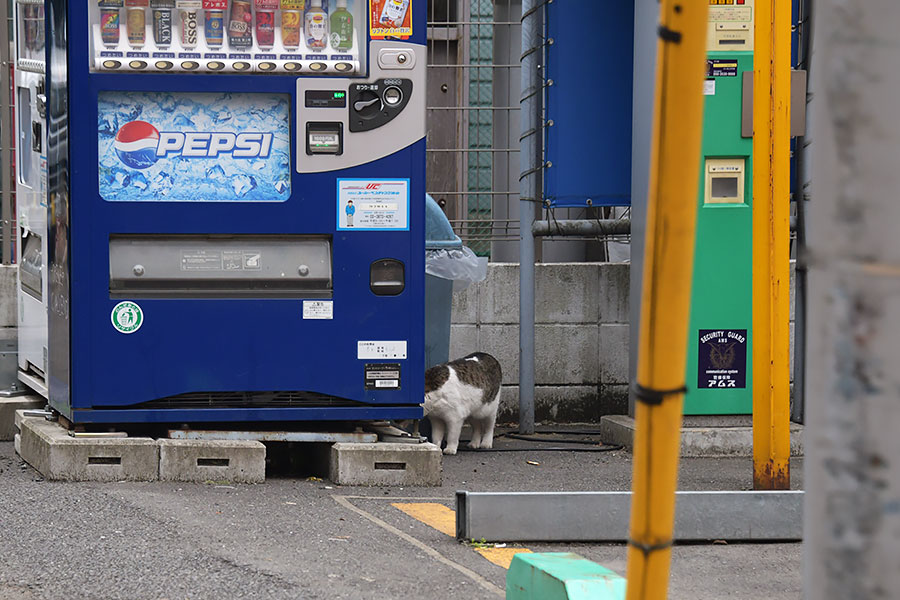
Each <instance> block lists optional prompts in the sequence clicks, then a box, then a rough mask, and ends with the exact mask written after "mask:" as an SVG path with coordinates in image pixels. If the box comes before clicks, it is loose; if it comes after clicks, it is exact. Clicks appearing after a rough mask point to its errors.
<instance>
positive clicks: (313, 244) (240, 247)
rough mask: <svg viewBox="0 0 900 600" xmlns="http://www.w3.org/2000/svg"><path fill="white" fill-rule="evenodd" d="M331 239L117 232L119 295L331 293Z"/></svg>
mask: <svg viewBox="0 0 900 600" xmlns="http://www.w3.org/2000/svg"><path fill="white" fill-rule="evenodd" d="M331 260H332V259H331V238H330V237H327V236H313V235H271V236H262V235H231V236H220V235H113V236H110V240H109V293H110V296H111V297H113V298H118V297H128V298H273V297H275V298H293V297H298V298H299V297H302V298H331V295H332V262H331Z"/></svg>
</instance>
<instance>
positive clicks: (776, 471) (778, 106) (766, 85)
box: [753, 0, 791, 490]
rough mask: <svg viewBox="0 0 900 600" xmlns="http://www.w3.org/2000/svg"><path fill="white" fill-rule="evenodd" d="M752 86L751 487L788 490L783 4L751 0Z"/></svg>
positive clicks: (786, 45)
mask: <svg viewBox="0 0 900 600" xmlns="http://www.w3.org/2000/svg"><path fill="white" fill-rule="evenodd" d="M755 36H756V38H755V44H754V47H755V50H756V55H755V57H754V76H753V78H754V83H753V122H754V131H753V487H754V489H758V490H784V489H789V488H790V482H791V478H790V381H789V379H790V375H789V373H788V369H789V362H788V361H789V358H788V356H789V352H790V349H789V345H790V340H789V331H788V324H789V320H790V314H789V311H790V304H789V297H790V289H789V288H790V273H789V244H790V222H789V219H790V215H789V210H790V174H789V169H790V122H791V120H790V117H791V113H790V99H791V3H790V2H788V1H787V0H757V2H756V33H755Z"/></svg>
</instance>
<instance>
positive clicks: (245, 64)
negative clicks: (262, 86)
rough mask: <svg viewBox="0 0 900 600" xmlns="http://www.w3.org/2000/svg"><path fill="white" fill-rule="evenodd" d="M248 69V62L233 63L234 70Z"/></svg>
mask: <svg viewBox="0 0 900 600" xmlns="http://www.w3.org/2000/svg"><path fill="white" fill-rule="evenodd" d="M249 69H250V63H248V62H236V63H234V70H235V71H247V70H249Z"/></svg>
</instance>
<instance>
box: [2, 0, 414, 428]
mask: <svg viewBox="0 0 900 600" xmlns="http://www.w3.org/2000/svg"><path fill="white" fill-rule="evenodd" d="M19 1H22V0H19ZM82 2H83V3H82ZM29 3H30V2H29ZM69 4H71V6H70V5H69ZM46 18H47V52H46V64H45V71H46V72H45V76H46V102H47V123H46V127H47V169H48V171H47V204H48V208H47V211H48V231H47V240H48V243H47V244H46V246H47V250H46V251H47V254H48V256H47V260H46V261H44V264H45V268H44V272H45V276H46V278H47V288H48V299H47V300H48V302H47V305H48V309H47V313H48V340H47V348H48V360H47V364H46V367H45V372H43V373H37V374H36V373H31V377H32V378H33V377H35V376H39V377H42V378H44V379H45V381H46V385H47V392H48V395H49V401H50V405H51V406H52V407H53V408H54V409H55V410H56V411H59V413H60V414H62V415H63V416H64V417H66V418H67V419H69V420H70V421H72V422H74V423H85V424H87V423H109V424H112V423H115V424H124V423H194V422H207V423H210V422H219V423H228V422H232V423H233V422H237V421H240V422H243V423H247V422H251V423H260V422H285V421H326V420H327V421H357V420H381V419H405V418H419V417H421V415H422V409H421V407H420V404H421V402H422V399H423V388H424V379H423V363H424V357H423V347H424V340H423V330H424V316H423V315H424V307H423V298H424V210H425V208H424V198H425V187H424V186H425V65H426V54H425V49H426V46H425V39H426V29H425V0H369V1H366V0H306V1H305V2H304V0H281V2H279V0H246V1H245V0H99V1H98V0H77V1H73V2H71V3H70V2H66V0H50V1H49V3H48V5H47V15H46Z"/></svg>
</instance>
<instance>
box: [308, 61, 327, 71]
mask: <svg viewBox="0 0 900 600" xmlns="http://www.w3.org/2000/svg"><path fill="white" fill-rule="evenodd" d="M327 68H328V65H326V64H325V63H321V62H314V63H312V64H311V65H309V69H310V71H317V72H318V71H324V70H325V69H327Z"/></svg>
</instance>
